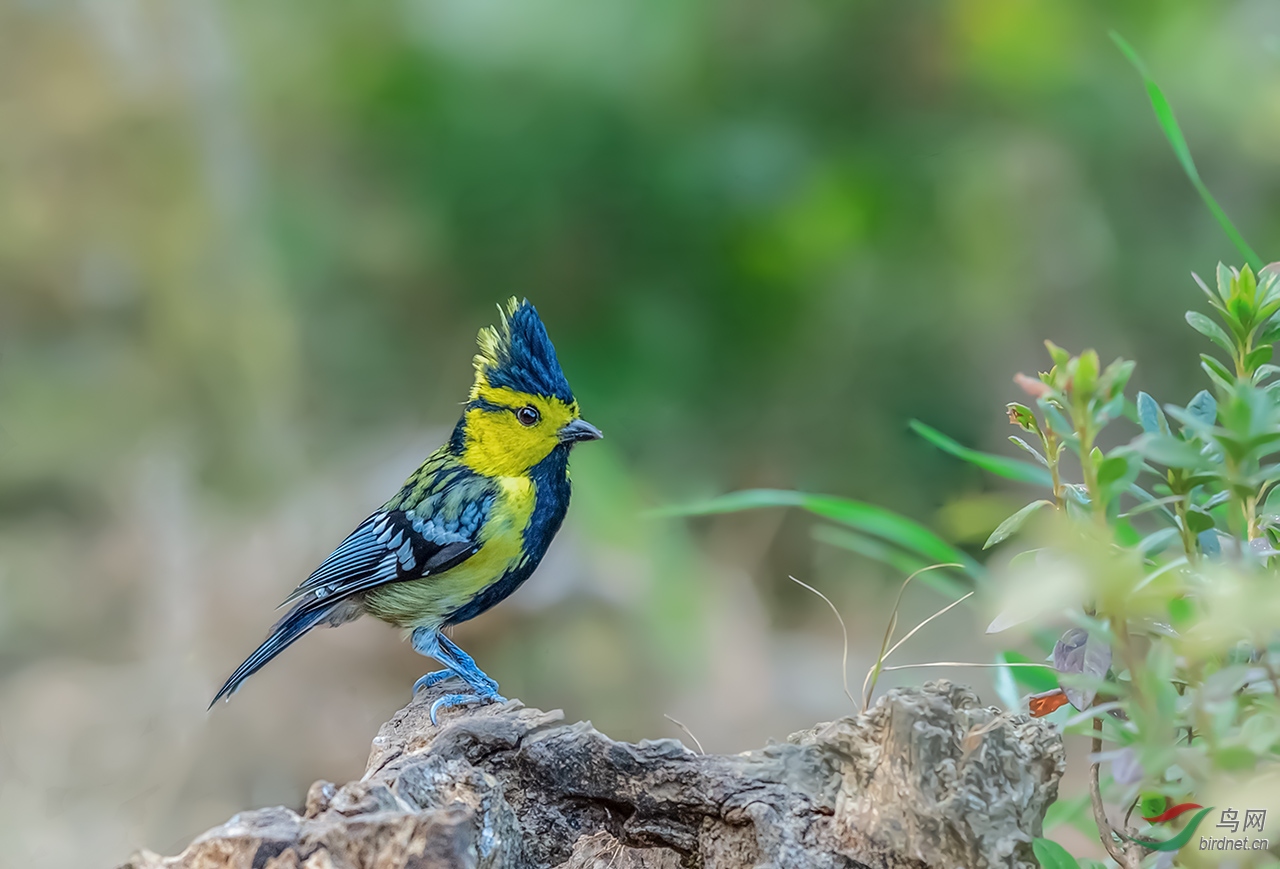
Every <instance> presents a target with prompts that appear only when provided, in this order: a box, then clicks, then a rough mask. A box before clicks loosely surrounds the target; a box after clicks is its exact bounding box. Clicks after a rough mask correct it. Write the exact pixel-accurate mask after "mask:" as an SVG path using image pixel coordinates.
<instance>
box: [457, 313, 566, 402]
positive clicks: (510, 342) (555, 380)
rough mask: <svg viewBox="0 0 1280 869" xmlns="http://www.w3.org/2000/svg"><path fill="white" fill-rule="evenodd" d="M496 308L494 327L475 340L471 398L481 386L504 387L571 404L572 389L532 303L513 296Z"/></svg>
mask: <svg viewBox="0 0 1280 869" xmlns="http://www.w3.org/2000/svg"><path fill="white" fill-rule="evenodd" d="M498 311H499V313H500V314H501V315H502V319H501V320H500V321H499V322H498V324H497V325H496V326H486V327H485V328H483V329H481V330H480V335H479V337H478V338H477V339H476V340H477V341H478V342H479V344H480V352H479V353H477V354H476V357H475V367H476V380H475V384H474V385H473V386H472V387H471V398H472V400H474V399H477V398H480V397H481V395H480V393H481V392H482V391H483V390H484V389H485V387H504V386H505V387H507V388H509V389H514V390H516V391H518V392H527V393H530V394H532V395H546V396H551V397H554V398H558V399H560V400H561V401H563V402H564V403H565V404H572V403H573V391H572V390H570V389H569V381H567V380H565V376H564V372H563V371H561V370H560V362H559V360H557V359H556V348H555V347H553V346H552V344H551V339H550V338H548V337H547V330H546V327H545V326H543V325H542V320H541V319H540V318H539V317H538V312H537V311H536V310H535V309H534V307H533V305H531V304H529V300H528V299H525V300H523V301H521V300H518V299H516V298H515V297H514V296H513V297H512V298H511V299H510V300H509V301H508V302H507V304H506V305H501V306H499V308H498Z"/></svg>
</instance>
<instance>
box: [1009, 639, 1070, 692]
mask: <svg viewBox="0 0 1280 869" xmlns="http://www.w3.org/2000/svg"><path fill="white" fill-rule="evenodd" d="M996 662H997V663H1001V664H1043V663H1045V662H1044V661H1033V660H1031V659H1030V658H1028V657H1027V656H1026V655H1024V654H1022V653H1021V652H1018V651H1014V650H1012V649H1007V650H1005V651H1003V652H1001V653H1000V654H999V655H997V656H996ZM1008 672H1010V673H1012V674H1013V680H1014V681H1015V682H1017V683H1018V684H1020V685H1022V686H1023V687H1025V688H1026V689H1027V690H1028V691H1030V692H1031V693H1032V694H1040V693H1043V692H1045V691H1052V690H1053V689H1054V688H1057V687H1058V677H1057V676H1056V675H1054V672H1053V669H1052V668H1051V667H1047V666H1046V667H1010V668H1008Z"/></svg>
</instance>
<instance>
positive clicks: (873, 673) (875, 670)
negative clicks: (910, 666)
mask: <svg viewBox="0 0 1280 869" xmlns="http://www.w3.org/2000/svg"><path fill="white" fill-rule="evenodd" d="M944 567H958V568H960V569H961V570H963V569H964V565H963V564H953V563H948V564H931V565H929V566H928V567H922V568H920V569H919V570H917V571H916V572H915V573H913V574H911V575H910V576H908V577H907V578H906V579H904V580H903V581H902V585H901V586H899V587H898V597H897V599H895V600H894V602H893V612H892V613H891V614H890V616H889V624H888V626H887V627H886V628H885V632H884V639H883V640H881V641H880V654H879V655H877V656H876V662H875V665H874V666H872V668H871V669H870V670H869V671H867V677H866V678H865V679H863V680H862V711H864V712H865V711H866V709H867V707H868V706H870V705H871V695H872V694H874V693H875V690H876V681H877V680H879V678H880V673H881V671H882V670H883V669H884V659H885V658H887V657H888V656H889V652H890V651H891V650H890V649H889V643H891V642H892V641H893V632H894V631H895V630H897V628H898V607H900V606H902V594H903V592H905V591H906V590H907V586H908V585H909V584H910V583H911V580H913V579H915V578H916V577H917V576H919V575H920V574H922V573H926V572H928V571H930V570H941V569H942V568H944ZM962 599H963V598H962ZM917 627H918V626H917ZM912 633H915V631H912ZM908 636H910V634H908ZM894 648H897V647H896V646H895V647H894ZM846 693H848V691H847V689H846ZM849 699H851V700H852V699H853V698H852V697H851V698H849Z"/></svg>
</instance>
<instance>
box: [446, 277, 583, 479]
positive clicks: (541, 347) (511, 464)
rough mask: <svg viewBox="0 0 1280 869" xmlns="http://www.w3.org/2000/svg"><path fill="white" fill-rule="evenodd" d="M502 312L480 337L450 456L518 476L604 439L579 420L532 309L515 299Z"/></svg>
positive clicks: (575, 404)
mask: <svg viewBox="0 0 1280 869" xmlns="http://www.w3.org/2000/svg"><path fill="white" fill-rule="evenodd" d="M500 311H501V314H502V319H501V320H500V321H499V322H498V324H497V325H496V326H490V327H486V328H484V329H481V330H480V336H479V339H478V340H479V343H480V352H479V353H477V354H476V358H475V369H476V379H475V383H474V384H473V385H472V387H471V395H470V397H469V398H468V400H467V404H466V409H465V410H464V411H463V415H462V421H461V422H460V423H459V424H458V428H457V430H456V431H455V432H454V442H453V448H454V450H455V451H456V452H457V453H458V455H459V456H460V458H461V459H462V461H463V463H465V464H466V465H468V466H469V467H470V468H471V469H472V470H474V471H476V472H477V473H480V474H484V475H486V476H517V475H520V474H524V473H526V472H527V471H528V470H529V469H530V468H532V467H533V466H534V465H536V464H538V463H539V462H541V461H542V460H543V459H545V458H546V457H547V456H549V455H550V454H551V453H552V451H554V450H556V449H562V450H565V451H567V450H568V449H569V448H570V447H572V446H573V445H574V444H575V443H577V442H578V441H588V440H596V439H597V438H599V437H601V434H600V430H599V429H598V428H596V427H595V426H593V425H592V424H591V423H589V422H587V421H586V420H584V419H582V417H581V416H580V415H579V412H578V402H577V400H575V399H574V397H573V392H572V390H570V389H569V382H568V381H567V380H565V377H564V372H563V371H561V370H560V362H559V361H558V360H557V359H556V348H555V347H553V346H552V345H551V339H550V338H548V337H547V330H546V328H545V327H544V326H543V325H542V320H541V319H539V317H538V312H537V311H536V310H534V307H533V305H531V304H529V302H528V300H525V301H517V300H516V299H514V298H513V299H511V300H510V301H509V302H507V304H506V305H505V306H503V307H502V308H500Z"/></svg>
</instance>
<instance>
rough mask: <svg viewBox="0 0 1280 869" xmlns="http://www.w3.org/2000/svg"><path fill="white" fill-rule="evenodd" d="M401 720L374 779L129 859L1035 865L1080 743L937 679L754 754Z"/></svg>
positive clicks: (542, 721)
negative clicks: (1068, 759) (1034, 846)
mask: <svg viewBox="0 0 1280 869" xmlns="http://www.w3.org/2000/svg"><path fill="white" fill-rule="evenodd" d="M435 696H436V695H435V693H434V692H423V693H422V694H420V695H419V696H418V697H417V698H415V699H414V701H413V702H412V703H410V704H409V705H408V706H407V707H405V708H404V709H402V710H400V711H399V712H397V713H396V715H395V716H394V717H393V718H392V719H391V720H390V721H388V722H387V723H386V724H384V725H383V726H382V728H381V730H380V731H379V732H378V736H377V738H375V739H374V741H373V751H372V753H371V754H370V756H369V763H368V768H367V770H366V772H365V774H364V777H363V778H361V779H360V780H359V781H354V782H351V783H349V784H346V785H343V786H341V787H337V786H335V785H333V784H331V783H329V782H323V781H321V782H316V783H315V784H314V785H312V787H311V790H310V792H309V793H308V795H307V802H306V806H305V807H304V808H303V810H302V812H301V814H299V813H298V812H295V811H293V810H291V809H287V808H271V809H257V810H255V811H248V812H243V813H241V814H239V815H236V816H235V817H233V818H232V819H231V820H230V821H228V822H227V823H225V824H223V825H222V826H220V827H217V828H215V829H213V830H210V831H209V832H207V833H205V834H204V835H202V836H200V837H199V838H197V839H196V840H195V841H194V842H192V843H191V845H190V846H188V847H187V849H186V850H185V851H183V852H182V853H181V854H179V855H177V856H176V857H167V858H165V857H160V856H158V855H156V854H152V853H150V852H147V851H143V852H140V853H138V854H137V855H135V856H134V857H133V858H132V859H131V860H130V861H129V862H128V863H127V864H125V867H127V869H212V867H234V869H356V867H359V869H401V867H404V869H409V867H413V869H445V867H448V869H463V867H465V869H472V867H474V869H508V867H509V869H679V867H703V869H746V867H762V869H764V867H768V869H803V867H814V869H835V867H876V869H880V867H884V869H890V867H893V869H898V867H902V869H906V867H913V869H914V867H929V869H944V867H945V869H953V867H954V869H959V867H966V869H981V867H988V866H993V867H994V866H1007V867H1018V869H1023V867H1025V869H1032V867H1035V866H1036V863H1035V860H1034V858H1033V857H1032V852H1031V839H1032V837H1034V836H1037V835H1039V834H1040V831H1041V823H1042V821H1043V818H1044V813H1045V809H1046V808H1047V807H1048V806H1049V804H1050V803H1051V802H1053V800H1054V798H1055V797H1056V795H1057V788H1058V780H1059V778H1060V777H1061V775H1062V769H1063V747H1062V740H1061V739H1060V737H1059V735H1058V734H1057V732H1056V731H1055V730H1054V729H1053V728H1052V727H1051V726H1050V725H1048V724H1045V723H1044V722H1041V721H1037V720H1032V719H1028V718H1026V717H1025V716H1018V715H1009V714H1004V713H1000V712H999V711H998V710H996V709H991V708H984V707H982V706H981V705H979V702H978V698H977V697H976V696H975V695H974V694H973V693H972V692H971V691H970V690H969V689H967V688H964V687H961V686H957V685H952V684H951V683H949V682H942V681H940V682H932V683H929V684H926V685H925V686H924V687H923V688H912V689H897V690H894V691H890V692H889V693H888V694H886V695H885V696H884V697H882V698H881V699H880V701H879V702H878V703H877V704H876V705H875V706H874V707H873V708H872V709H871V710H869V711H868V712H866V713H864V714H862V715H859V716H857V717H848V718H842V719H840V720H838V721H833V722H831V723H829V724H822V725H819V726H817V727H815V728H813V729H812V730H806V731H803V732H800V733H797V734H794V735H792V736H791V737H790V738H789V739H788V740H787V741H786V742H785V743H782V744H773V745H769V746H767V747H765V748H762V749H758V750H755V751H749V752H746V753H744V754H739V755H732V756H727V755H704V754H698V753H696V752H694V751H691V750H690V749H688V748H686V747H685V746H684V745H682V744H681V743H680V742H678V741H676V740H673V739H659V740H653V741H643V742H640V743H638V744H629V743H623V742H614V741H613V740H611V739H609V738H608V737H606V736H604V735H603V734H601V733H599V732H597V731H596V730H595V729H594V728H593V727H592V726H591V725H590V724H589V723H585V722H579V723H577V724H565V723H563V715H562V713H560V712H542V711H540V710H537V709H529V708H526V707H524V706H523V705H521V704H520V703H519V702H518V701H510V702H507V703H504V704H501V705H493V706H485V707H480V708H474V709H461V710H456V711H446V712H442V713H441V716H440V726H439V727H434V726H432V724H431V722H430V720H429V718H428V716H427V709H428V707H429V706H430V703H431V700H432V699H434V697H435Z"/></svg>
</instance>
